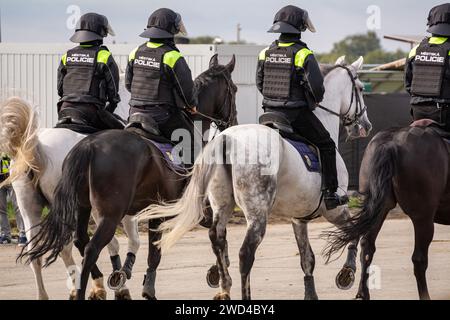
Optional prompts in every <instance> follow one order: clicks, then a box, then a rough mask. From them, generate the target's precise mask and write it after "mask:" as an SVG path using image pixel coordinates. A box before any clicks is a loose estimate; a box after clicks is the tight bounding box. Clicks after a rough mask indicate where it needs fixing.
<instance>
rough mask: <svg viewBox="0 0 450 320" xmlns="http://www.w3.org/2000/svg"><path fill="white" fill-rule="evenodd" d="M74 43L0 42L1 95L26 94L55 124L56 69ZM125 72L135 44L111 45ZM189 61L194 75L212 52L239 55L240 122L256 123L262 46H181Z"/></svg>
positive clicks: (46, 122) (47, 123) (48, 123)
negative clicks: (256, 80) (256, 72)
mask: <svg viewBox="0 0 450 320" xmlns="http://www.w3.org/2000/svg"><path fill="white" fill-rule="evenodd" d="M71 47H73V44H44V45H42V44H27V43H22V44H18V43H0V89H1V98H5V96H9V95H12V94H21V95H25V96H26V97H28V98H31V99H32V101H33V102H34V103H35V104H36V105H37V106H38V107H39V112H40V118H41V125H42V126H43V127H52V126H53V125H54V124H55V123H56V121H57V114H56V103H57V102H58V99H59V98H58V95H57V90H56V82H57V76H56V73H57V69H58V66H59V63H60V59H61V56H62V54H64V53H65V52H66V51H67V50H68V49H70V48H71ZM108 47H109V49H110V50H111V52H112V53H113V55H114V57H115V59H116V61H117V63H118V64H119V66H120V68H121V70H122V71H125V67H126V64H127V61H128V54H129V53H130V52H131V51H132V50H133V49H134V48H135V47H136V45H128V44H126V45H124V44H118V45H109V46H108ZM179 48H180V51H181V52H182V53H183V55H184V57H185V58H186V60H187V63H188V64H189V66H190V68H191V70H192V75H193V77H196V76H198V75H199V74H200V73H201V72H203V71H205V70H206V69H207V68H208V63H209V60H210V58H211V56H212V55H213V54H215V53H216V52H217V53H218V54H219V59H220V60H219V61H220V62H221V63H224V64H225V63H228V61H229V60H230V59H231V56H232V55H233V54H235V55H236V68H235V70H234V73H233V81H234V82H235V83H236V85H237V87H238V94H237V99H236V103H237V107H238V120H239V122H240V123H255V122H256V121H257V118H258V115H259V114H260V112H261V111H260V105H261V104H260V103H261V97H260V95H259V93H258V92H257V90H256V87H255V71H256V63H257V56H258V53H259V51H260V50H261V49H262V48H263V47H261V46H234V45H233V46H231V45H220V46H215V45H179Z"/></svg>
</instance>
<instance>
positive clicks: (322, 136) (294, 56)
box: [256, 6, 346, 210]
mask: <svg viewBox="0 0 450 320" xmlns="http://www.w3.org/2000/svg"><path fill="white" fill-rule="evenodd" d="M307 29H308V30H310V31H311V32H315V31H316V30H315V28H314V26H313V24H312V22H311V20H310V18H309V16H308V12H307V11H305V10H303V9H300V8H298V7H295V6H286V7H284V8H282V9H281V10H279V11H278V12H277V14H276V15H275V18H274V24H273V26H272V27H271V28H270V30H269V31H268V32H272V33H281V35H280V37H279V39H278V40H276V41H274V42H273V43H272V44H271V45H270V46H269V47H268V48H266V49H264V50H262V51H261V53H260V54H259V61H258V66H257V72H256V85H257V87H258V90H259V91H260V92H261V93H262V95H263V97H264V100H263V108H264V111H265V112H281V113H282V114H284V116H285V117H286V118H287V119H288V121H289V122H290V123H291V126H292V128H293V129H294V131H295V132H296V133H298V134H299V135H301V136H302V137H304V138H306V139H307V140H309V141H310V142H311V143H313V144H315V145H316V146H317V147H318V148H319V150H320V156H321V162H322V173H323V178H324V183H323V187H324V190H323V191H324V202H325V205H326V207H327V209H328V210H331V209H334V208H336V207H337V206H339V205H342V204H344V203H345V201H346V198H345V197H342V198H341V197H339V196H338V195H337V193H336V191H337V188H338V180H337V172H336V146H335V143H334V141H333V140H332V139H331V137H330V134H329V132H328V131H327V130H326V129H325V127H324V126H323V124H322V123H321V122H320V120H319V119H318V118H317V117H316V116H315V115H314V113H313V112H312V110H313V109H314V106H315V105H316V104H317V103H320V102H321V101H322V99H323V95H324V92H325V89H324V86H323V81H324V79H323V76H322V73H321V71H320V69H319V65H318V63H317V61H316V59H315V57H314V55H313V52H312V51H311V50H310V49H309V48H308V46H307V45H306V43H304V42H303V41H301V33H302V32H304V31H306V30H307Z"/></svg>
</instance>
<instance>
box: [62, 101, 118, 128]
mask: <svg viewBox="0 0 450 320" xmlns="http://www.w3.org/2000/svg"><path fill="white" fill-rule="evenodd" d="M58 117H59V120H58V122H57V123H56V126H55V128H63V129H69V130H72V131H75V132H78V133H81V134H92V133H96V132H99V131H102V130H107V129H123V128H124V123H125V121H124V120H123V119H121V118H120V117H119V116H118V115H115V114H112V113H110V112H108V111H106V110H97V111H96V112H95V113H93V112H85V110H79V109H77V108H76V107H73V108H65V109H62V110H61V111H60V112H59V114H58ZM93 119H94V120H93Z"/></svg>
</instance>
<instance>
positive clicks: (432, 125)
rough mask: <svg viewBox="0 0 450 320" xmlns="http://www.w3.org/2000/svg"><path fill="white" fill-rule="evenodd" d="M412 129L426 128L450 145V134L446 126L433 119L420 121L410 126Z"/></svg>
mask: <svg viewBox="0 0 450 320" xmlns="http://www.w3.org/2000/svg"><path fill="white" fill-rule="evenodd" d="M410 127H412V128H425V129H428V130H430V131H432V132H433V133H434V134H436V135H438V136H439V137H441V138H442V139H444V140H445V142H447V143H450V132H448V131H447V130H445V128H444V126H443V125H441V124H439V123H438V122H436V121H434V120H431V119H420V120H416V121H414V122H413V123H411V124H410Z"/></svg>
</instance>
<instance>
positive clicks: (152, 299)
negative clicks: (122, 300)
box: [142, 292, 158, 301]
mask: <svg viewBox="0 0 450 320" xmlns="http://www.w3.org/2000/svg"><path fill="white" fill-rule="evenodd" d="M142 297H143V298H144V299H145V300H150V301H156V300H158V299H156V297H155V296H151V295H149V294H147V293H145V292H142Z"/></svg>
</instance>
